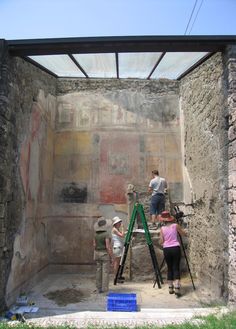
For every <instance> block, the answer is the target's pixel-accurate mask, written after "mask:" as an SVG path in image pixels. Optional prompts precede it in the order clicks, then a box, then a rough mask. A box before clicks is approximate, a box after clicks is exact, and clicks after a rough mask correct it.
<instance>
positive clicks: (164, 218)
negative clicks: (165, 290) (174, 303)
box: [159, 211, 186, 297]
mask: <svg viewBox="0 0 236 329" xmlns="http://www.w3.org/2000/svg"><path fill="white" fill-rule="evenodd" d="M159 220H160V222H162V223H164V224H165V225H164V226H162V227H161V230H160V238H161V244H162V245H163V253H164V258H165V261H166V264H167V280H168V284H169V293H170V294H175V295H176V297H180V296H181V293H180V259H181V250H180V242H179V239H178V234H181V235H186V233H185V231H183V230H182V228H181V227H180V226H179V224H177V223H175V218H174V217H172V216H171V215H170V213H169V211H163V212H162V213H161V215H159Z"/></svg>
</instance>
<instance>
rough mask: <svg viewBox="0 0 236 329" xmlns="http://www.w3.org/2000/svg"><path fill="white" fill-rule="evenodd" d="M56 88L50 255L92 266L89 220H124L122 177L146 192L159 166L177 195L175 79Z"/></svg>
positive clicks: (178, 154) (55, 260) (178, 151)
mask: <svg viewBox="0 0 236 329" xmlns="http://www.w3.org/2000/svg"><path fill="white" fill-rule="evenodd" d="M59 91H60V95H59V96H58V97H57V112H56V116H55V135H54V145H55V148H54V170H53V175H54V179H53V207H52V211H51V214H49V217H48V232H50V233H49V235H50V239H49V245H50V261H51V262H52V263H65V264H66V263H70V264H79V263H84V264H92V263H93V247H92V238H93V224H94V221H95V220H96V219H97V217H98V216H105V217H106V218H111V217H114V216H115V215H120V216H121V217H122V218H123V219H126V220H127V199H126V189H127V185H128V184H129V183H132V184H133V185H135V186H138V187H139V188H141V189H142V190H145V191H147V187H148V183H149V180H150V179H151V171H152V170H153V169H159V171H160V174H161V175H162V176H164V177H165V178H166V179H167V181H168V183H169V186H170V192H171V194H172V196H173V201H180V200H182V195H183V192H182V167H181V146H180V124H179V99H178V82H176V83H173V82H170V81H166V80H164V81H162V82H159V83H153V82H146V83H143V82H141V81H135V82H134V81H133V82H131V81H125V82H122V83H121V82H118V81H111V80H109V81H107V80H105V81H104V80H101V81H100V82H99V81H97V80H96V81H94V82H92V81H91V82H90V84H89V85H87V84H86V82H85V81H84V80H82V81H80V82H79V83H78V81H77V85H76V87H75V85H74V82H73V81H72V80H71V81H66V80H65V81H61V82H60V83H59ZM81 223H83V224H81ZM78 225H79V226H78ZM81 225H82V226H81ZM59 228H60V229H59ZM72 232H73V234H72ZM58 241H60V243H58Z"/></svg>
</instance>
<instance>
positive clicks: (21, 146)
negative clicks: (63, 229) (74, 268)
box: [0, 44, 56, 308]
mask: <svg viewBox="0 0 236 329" xmlns="http://www.w3.org/2000/svg"><path fill="white" fill-rule="evenodd" d="M0 57H1V61H0V62H1V64H0V65H1V66H0V68H1V75H0V76H1V82H0V95H1V96H0V110H1V111H0V121H1V135H0V139H1V143H0V145H1V146H0V147H1V152H0V153H1V162H0V173H1V174H0V177H1V178H0V180H1V179H2V183H3V184H1V188H0V209H1V215H0V241H1V243H0V253H1V262H0V269H1V271H0V273H1V274H0V275H1V279H0V282H1V283H0V288H1V291H0V296H1V298H2V299H1V308H2V307H3V306H4V304H5V302H7V303H9V302H10V303H11V302H12V301H14V298H15V297H16V296H17V295H18V294H19V292H20V289H21V287H22V286H23V285H24V284H25V283H26V282H27V281H28V280H29V279H30V278H32V277H33V276H34V275H35V274H36V273H38V272H39V271H40V270H41V269H42V268H44V267H45V266H46V265H47V264H48V248H47V233H46V231H47V229H46V221H45V219H44V218H43V216H42V213H41V210H40V209H43V208H45V207H46V206H47V204H48V202H50V193H51V187H50V186H51V185H52V177H53V176H52V156H53V138H52V131H53V126H52V122H53V120H51V118H52V117H53V108H54V107H55V91H56V80H55V79H54V78H52V77H50V76H49V75H48V74H45V73H43V72H42V71H41V70H39V69H36V68H35V67H32V65H30V64H29V63H26V62H25V61H23V60H21V59H15V58H12V57H9V56H8V53H7V48H6V47H5V45H4V44H1V47H0ZM49 109H50V111H49ZM43 203H44V207H42V204H43Z"/></svg>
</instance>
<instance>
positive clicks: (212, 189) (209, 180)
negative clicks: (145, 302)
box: [180, 53, 228, 299]
mask: <svg viewBox="0 0 236 329" xmlns="http://www.w3.org/2000/svg"><path fill="white" fill-rule="evenodd" d="M180 96H181V111H182V112H183V119H184V122H183V127H184V133H183V143H184V166H185V171H186V172H187V174H188V175H187V177H189V180H190V182H189V184H188V187H189V186H191V188H192V190H191V189H188V190H189V191H191V193H192V195H191V197H189V196H188V197H187V201H186V204H187V206H188V207H187V209H188V211H189V212H190V213H192V216H191V217H189V232H190V250H189V255H190V261H191V265H192V266H193V269H194V272H195V273H196V275H197V277H198V278H199V280H200V284H201V287H204V288H205V289H207V290H208V291H209V296H210V297H209V298H212V299H214V298H222V297H226V296H227V272H228V217H227V216H228V207H227V186H228V182H227V180H228V174H227V120H226V118H227V103H226V83H225V76H224V69H223V61H222V54H220V53H217V54H215V55H214V56H212V57H211V58H210V59H208V60H207V61H206V62H205V63H204V64H202V65H201V66H199V67H198V68H197V69H195V70H194V71H193V72H192V73H190V74H188V75H187V76H186V77H185V78H184V79H182V80H181V83H180ZM189 200H191V202H189Z"/></svg>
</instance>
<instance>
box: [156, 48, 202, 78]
mask: <svg viewBox="0 0 236 329" xmlns="http://www.w3.org/2000/svg"><path fill="white" fill-rule="evenodd" d="M207 54H208V53H206V52H173V53H166V54H165V56H164V57H163V58H162V60H161V62H160V63H159V65H158V66H157V68H156V70H155V71H154V72H153V74H152V76H151V79H159V78H167V79H177V78H178V77H179V76H180V75H181V74H182V73H184V72H185V71H186V70H187V69H189V68H190V67H191V66H192V65H194V64H195V63H197V62H198V61H199V60H200V59H201V58H203V57H204V56H205V55H207Z"/></svg>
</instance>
